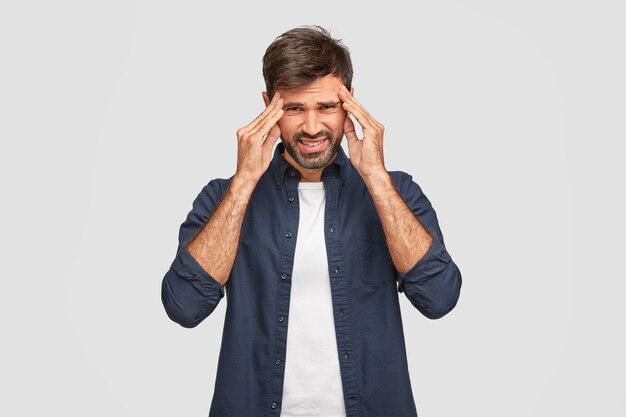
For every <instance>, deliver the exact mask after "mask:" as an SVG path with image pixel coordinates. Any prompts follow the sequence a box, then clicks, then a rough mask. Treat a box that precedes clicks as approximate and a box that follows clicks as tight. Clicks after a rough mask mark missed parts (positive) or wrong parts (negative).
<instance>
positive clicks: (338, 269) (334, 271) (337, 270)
mask: <svg viewBox="0 0 626 417" xmlns="http://www.w3.org/2000/svg"><path fill="white" fill-rule="evenodd" d="M339 271H341V268H340V267H338V266H336V267H334V268H333V273H335V274H338V273H339Z"/></svg>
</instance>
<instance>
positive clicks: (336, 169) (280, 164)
mask: <svg viewBox="0 0 626 417" xmlns="http://www.w3.org/2000/svg"><path fill="white" fill-rule="evenodd" d="M284 152H285V145H283V144H282V142H279V143H278V146H276V150H274V156H273V157H272V162H271V164H270V169H271V170H272V172H273V173H274V181H275V182H276V186H277V187H280V185H281V184H282V183H283V181H284V180H285V176H286V175H290V174H289V170H293V171H295V172H296V174H297V175H299V174H298V170H297V169H296V168H294V167H293V166H291V164H289V162H287V160H285V157H284V156H283V153H284ZM350 168H352V162H350V159H349V158H348V157H347V156H346V153H345V152H344V150H343V148H342V147H341V146H339V149H338V150H337V157H336V158H335V159H334V160H333V162H331V163H330V165H328V166H327V167H326V168H324V171H323V172H322V177H324V176H325V175H329V174H328V173H335V175H337V174H338V175H339V177H340V178H341V183H342V184H345V182H346V178H347V176H348V175H349V172H350Z"/></svg>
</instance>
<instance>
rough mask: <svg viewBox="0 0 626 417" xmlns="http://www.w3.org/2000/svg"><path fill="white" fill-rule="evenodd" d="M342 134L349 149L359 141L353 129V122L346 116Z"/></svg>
mask: <svg viewBox="0 0 626 417" xmlns="http://www.w3.org/2000/svg"><path fill="white" fill-rule="evenodd" d="M343 134H344V135H346V139H348V146H349V147H351V146H352V145H354V144H355V143H356V142H358V141H359V138H358V137H357V135H356V131H355V129H354V122H353V121H352V119H350V117H348V116H346V120H345V121H344V122H343Z"/></svg>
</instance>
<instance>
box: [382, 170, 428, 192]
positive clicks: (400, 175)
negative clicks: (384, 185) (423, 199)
mask: <svg viewBox="0 0 626 417" xmlns="http://www.w3.org/2000/svg"><path fill="white" fill-rule="evenodd" d="M388 173H389V176H390V177H391V180H392V181H393V183H394V185H395V186H396V189H397V190H398V192H399V193H400V194H401V195H402V196H404V197H408V196H411V195H412V196H415V195H416V194H417V195H420V194H422V188H421V187H420V186H419V185H418V184H417V182H415V181H414V180H413V176H412V175H411V174H408V173H406V172H404V171H388Z"/></svg>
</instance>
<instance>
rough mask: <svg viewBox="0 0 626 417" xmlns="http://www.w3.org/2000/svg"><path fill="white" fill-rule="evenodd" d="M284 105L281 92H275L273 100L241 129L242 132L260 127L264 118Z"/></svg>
mask: <svg viewBox="0 0 626 417" xmlns="http://www.w3.org/2000/svg"><path fill="white" fill-rule="evenodd" d="M282 107H283V100H282V97H281V96H280V94H279V93H276V94H274V97H272V101H270V103H269V104H268V105H267V107H265V110H263V111H262V112H261V113H260V114H259V115H258V116H257V117H256V118H255V119H254V120H253V121H252V122H250V123H248V124H247V125H246V126H244V127H242V128H241V129H239V131H240V132H241V133H247V132H249V131H251V130H254V129H255V128H257V127H258V125H259V124H260V123H263V120H264V119H266V118H267V117H268V115H269V114H270V113H272V112H275V111H277V110H278V109H281V108H282Z"/></svg>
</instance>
